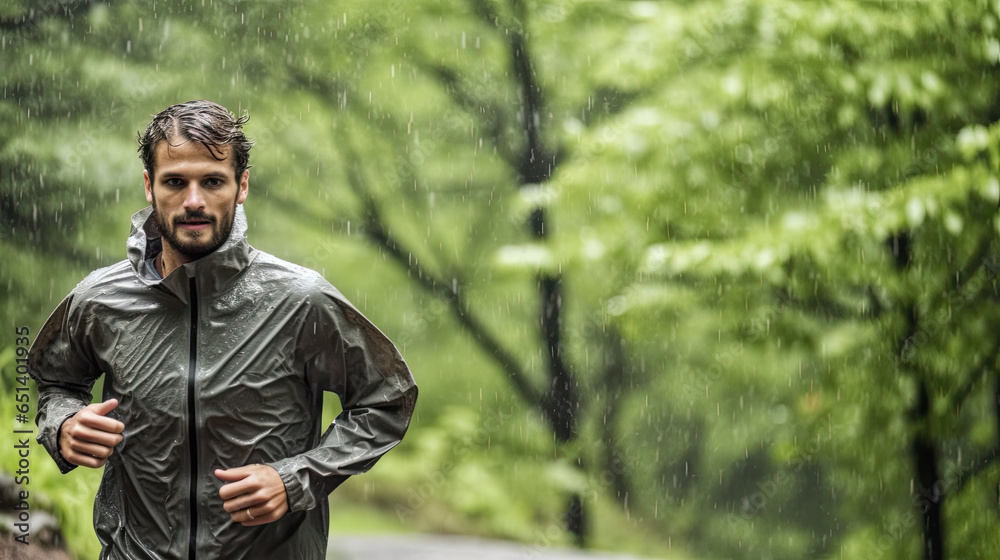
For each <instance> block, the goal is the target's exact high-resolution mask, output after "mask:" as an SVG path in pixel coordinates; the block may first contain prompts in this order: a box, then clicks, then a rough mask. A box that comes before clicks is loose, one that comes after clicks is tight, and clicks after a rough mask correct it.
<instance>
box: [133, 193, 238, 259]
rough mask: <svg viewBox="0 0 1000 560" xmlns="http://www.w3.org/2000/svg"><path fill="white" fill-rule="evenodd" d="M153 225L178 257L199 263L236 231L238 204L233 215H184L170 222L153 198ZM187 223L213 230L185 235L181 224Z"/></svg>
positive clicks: (229, 213)
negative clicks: (234, 225)
mask: <svg viewBox="0 0 1000 560" xmlns="http://www.w3.org/2000/svg"><path fill="white" fill-rule="evenodd" d="M152 206H153V221H154V222H155V223H156V226H157V227H158V228H159V230H160V234H161V235H162V236H163V240H164V242H165V243H167V244H169V245H170V247H171V248H173V249H174V250H175V251H177V252H178V253H180V254H182V255H184V256H185V257H188V258H189V259H191V260H195V259H200V258H201V257H204V256H205V255H208V254H210V253H212V252H214V251H215V250H216V249H218V248H219V247H221V246H222V244H223V243H225V242H226V240H227V239H229V234H230V233H231V232H232V231H233V223H234V221H235V218H236V203H235V202H234V203H233V208H232V210H231V211H230V212H226V213H224V214H223V215H221V216H210V215H208V214H206V213H204V212H197V211H196V212H185V213H183V214H181V215H179V216H175V217H174V218H172V219H171V218H170V217H169V216H167V215H165V214H164V213H161V212H160V209H159V208H157V206H156V198H155V197H154V198H153V202H152ZM188 221H206V222H209V223H210V224H211V227H210V228H208V229H205V230H196V231H183V230H180V228H179V226H178V224H179V223H182V222H188Z"/></svg>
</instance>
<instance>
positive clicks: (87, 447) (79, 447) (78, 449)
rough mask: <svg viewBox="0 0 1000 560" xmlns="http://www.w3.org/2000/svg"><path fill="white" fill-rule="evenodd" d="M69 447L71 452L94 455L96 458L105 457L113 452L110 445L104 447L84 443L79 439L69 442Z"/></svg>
mask: <svg viewBox="0 0 1000 560" xmlns="http://www.w3.org/2000/svg"><path fill="white" fill-rule="evenodd" d="M70 449H71V450H72V452H73V453H77V454H80V455H90V456H91V457H96V458H98V459H107V458H108V457H110V456H111V455H112V454H113V453H114V449H113V448H111V447H106V446H104V445H95V444H92V443H84V442H80V441H74V442H72V443H70Z"/></svg>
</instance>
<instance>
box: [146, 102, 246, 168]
mask: <svg viewBox="0 0 1000 560" xmlns="http://www.w3.org/2000/svg"><path fill="white" fill-rule="evenodd" d="M249 119H250V116H249V115H247V113H246V112H245V111H244V113H243V115H242V116H241V117H239V118H236V115H233V114H232V113H230V112H229V110H228V109H226V108H225V107H223V106H222V105H219V104H218V103H213V102H211V101H188V102H187V103H178V104H176V105H171V106H170V107H167V108H166V109H164V110H163V111H161V112H160V113H159V114H157V115H155V116H153V121H152V122H150V123H149V126H147V127H146V131H145V132H140V133H138V140H139V159H141V160H142V165H143V167H145V169H146V171H148V172H149V175H150V179H151V180H152V178H153V177H154V169H153V167H154V165H155V164H156V145H157V144H159V143H160V141H161V140H162V141H166V142H167V144H168V145H170V146H178V145H180V144H183V143H184V142H186V141H191V142H201V144H202V145H203V146H205V148H207V149H208V151H209V153H211V154H212V157H214V158H215V159H217V160H219V161H222V160H224V159H226V158H225V155H224V154H223V153H222V150H221V148H223V147H226V146H228V147H229V148H230V155H231V156H232V159H233V168H234V170H235V171H236V181H237V182H238V181H239V180H240V176H242V175H243V172H244V171H246V170H247V169H249V168H250V167H251V166H250V164H249V161H250V148H252V147H253V144H254V143H253V140H250V139H249V138H247V137H246V135H245V134H243V125H244V124H246V122H247V121H248V120H249Z"/></svg>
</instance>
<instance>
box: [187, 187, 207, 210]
mask: <svg viewBox="0 0 1000 560" xmlns="http://www.w3.org/2000/svg"><path fill="white" fill-rule="evenodd" d="M184 209H185V210H187V211H189V212H190V211H194V210H204V209H205V197H204V196H202V192H201V185H199V184H198V182H197V181H191V183H190V184H188V187H187V190H186V191H185V192H184Z"/></svg>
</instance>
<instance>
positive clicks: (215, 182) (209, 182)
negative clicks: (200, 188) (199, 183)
mask: <svg viewBox="0 0 1000 560" xmlns="http://www.w3.org/2000/svg"><path fill="white" fill-rule="evenodd" d="M205 186H206V187H221V186H222V179H219V178H218V177H212V178H210V179H206V180H205Z"/></svg>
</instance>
